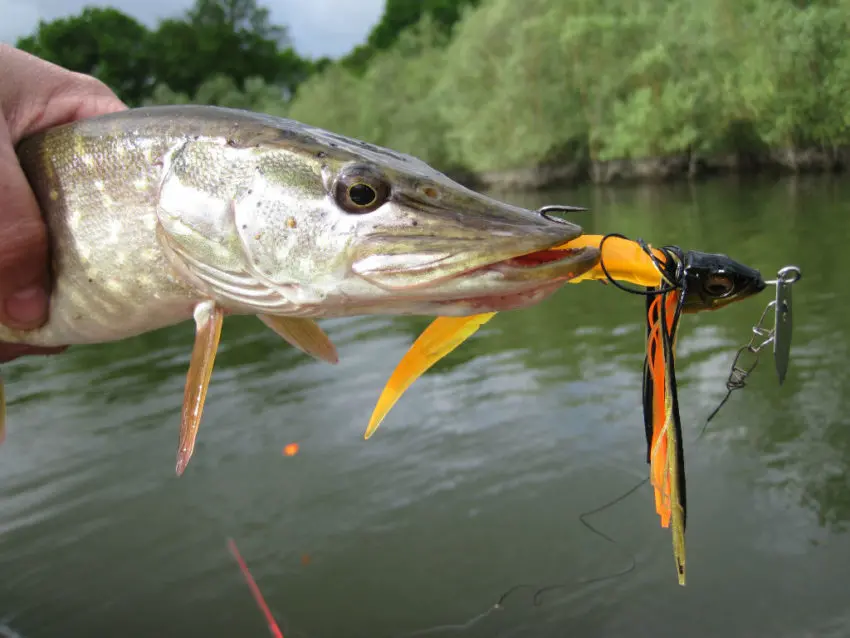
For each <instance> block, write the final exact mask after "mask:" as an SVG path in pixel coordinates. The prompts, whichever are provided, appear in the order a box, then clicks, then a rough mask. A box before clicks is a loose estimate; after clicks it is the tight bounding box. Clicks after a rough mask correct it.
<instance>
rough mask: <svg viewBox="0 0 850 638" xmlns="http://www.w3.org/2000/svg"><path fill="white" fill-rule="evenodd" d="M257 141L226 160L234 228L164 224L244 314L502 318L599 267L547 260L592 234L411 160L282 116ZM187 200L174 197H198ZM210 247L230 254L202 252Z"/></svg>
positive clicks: (579, 260)
mask: <svg viewBox="0 0 850 638" xmlns="http://www.w3.org/2000/svg"><path fill="white" fill-rule="evenodd" d="M258 136H259V139H254V140H250V139H247V138H246V139H244V140H241V141H240V140H239V139H236V140H234V141H232V143H231V144H230V147H229V148H226V149H223V150H222V151H221V152H223V153H225V154H226V155H230V156H231V157H230V158H229V159H224V158H222V159H221V160H219V161H218V162H217V165H219V164H220V165H226V166H228V167H229V168H228V172H229V173H230V174H232V177H231V178H229V179H231V181H234V182H238V184H237V185H236V186H233V185H230V186H227V190H228V193H229V194H228V197H227V199H228V204H227V206H225V207H222V211H223V212H222V215H223V219H222V221H221V222H217V223H215V224H212V225H211V224H209V223H207V224H206V225H205V226H204V227H203V228H201V225H200V224H198V223H194V224H192V223H188V224H187V223H186V220H180V222H181V223H180V228H185V227H186V226H192V227H193V228H200V229H201V232H200V236H199V235H198V234H197V233H195V234H194V238H193V239H191V240H190V241H188V242H187V241H186V237H183V238H182V239H181V238H180V237H177V235H178V234H179V233H174V232H170V230H169V229H170V228H172V227H173V228H177V225H175V224H173V223H172V224H171V225H170V226H169V224H168V223H164V224H163V226H164V228H165V234H166V235H167V237H166V241H167V242H169V243H171V244H172V245H173V244H174V243H175V241H174V240H175V239H177V243H178V244H180V242H182V244H181V247H178V248H179V249H181V250H183V252H186V248H187V247H188V251H189V252H190V253H192V254H191V255H190V256H191V257H192V258H193V259H194V260H195V261H198V260H199V259H200V260H201V261H202V262H203V263H201V264H197V265H196V267H195V271H199V270H203V271H204V275H205V277H206V279H207V282H208V283H210V280H221V281H212V284H216V283H222V282H224V280H227V281H226V282H225V283H227V282H230V286H231V288H234V290H232V291H231V293H230V298H229V299H228V297H227V294H228V291H227V290H225V287H224V286H221V285H219V286H218V289H217V290H216V293H217V294H219V293H220V294H221V295H222V300H223V301H224V302H227V301H228V300H230V301H235V302H238V303H239V304H240V305H241V306H242V309H243V310H245V311H254V310H261V311H262V312H265V313H268V314H275V313H279V314H287V315H300V316H313V317H320V316H345V315H352V314H426V315H467V314H476V313H481V312H488V311H501V310H507V309H512V308H519V307H524V306H527V305H531V304H533V303H537V302H538V301H540V300H542V299H543V298H544V297H546V296H548V295H550V294H552V293H554V292H555V291H556V290H557V289H558V288H559V287H560V286H561V285H562V284H564V283H566V282H567V281H568V280H569V279H571V278H573V277H576V276H578V275H580V274H582V273H583V272H585V271H586V270H588V269H590V268H592V267H593V266H594V265H596V263H597V262H598V260H599V251H598V249H596V248H594V247H582V248H578V249H576V250H565V251H551V252H547V251H548V249H550V248H553V247H555V246H558V245H559V244H563V243H566V242H568V241H569V240H571V239H574V238H576V237H578V236H580V235H581V234H582V229H581V227H580V226H577V225H575V224H572V223H569V222H566V221H561V220H554V219H552V218H550V217H549V216H544V215H542V214H540V213H538V212H535V211H531V210H527V209H524V208H520V207H517V206H512V205H510V204H507V203H504V202H501V201H498V200H496V199H493V198H490V197H487V196H485V195H483V194H480V193H478V192H475V191H473V190H471V189H469V188H466V187H464V186H462V185H460V184H459V183H457V182H455V181H454V180H452V179H450V178H449V177H447V176H446V175H444V174H443V173H440V172H439V171H437V170H435V169H434V168H432V167H431V166H429V165H428V164H426V163H424V162H422V161H420V160H419V159H417V158H414V157H411V156H409V155H405V154H401V153H397V152H395V151H392V150H389V149H385V148H381V147H378V146H375V145H373V144H368V143H365V142H361V141H359V140H355V139H351V138H348V137H345V136H341V135H337V134H335V133H331V132H329V131H324V130H321V129H316V128H313V127H308V126H306V125H302V124H299V123H296V122H292V121H291V120H281V119H278V118H274V119H273V120H272V121H271V124H270V125H269V127H266V128H265V129H264V130H263V131H261V132H260V133H259V134H258ZM187 152H192V151H191V150H190V149H184V150H183V151H181V153H183V154H185V153H187ZM205 152H206V151H205ZM240 162H241V163H242V165H243V166H244V169H240V168H239V165H240ZM179 163H180V161H179V158H175V159H174V160H172V162H171V166H169V170H171V172H172V173H173V171H174V166H177V165H178V164H179ZM184 163H185V162H184ZM198 166H199V163H195V166H194V168H193V167H192V166H191V165H188V164H187V167H186V169H185V173H186V175H187V176H189V177H191V174H193V173H197V172H198ZM195 179H198V178H195ZM203 179H207V178H203ZM182 181H183V180H178V181H177V183H178V184H179V183H182ZM215 184H216V185H215V186H214V187H215V188H216V189H218V188H220V184H221V181H220V180H219V181H217V182H216V183H215ZM175 193H176V195H175V197H174V199H173V201H175V202H176V201H177V199H178V197H182V196H185V192H184V189H177V190H176V191H175ZM170 208H171V209H174V208H175V206H171V207H170ZM177 208H179V206H177ZM161 209H169V206H168V202H165V203H164V204H163V205H162V206H161ZM203 214H204V215H205V216H206V217H205V218H206V219H209V212H208V211H205V212H204V213H203ZM166 222H168V220H166ZM228 224H232V228H230V227H229V226H228ZM211 240H212V242H213V243H214V244H215V245H216V246H215V247H216V248H217V249H218V254H219V255H220V257H221V259H217V258H215V257H213V256H212V251H210V250H207V249H204V248H203V247H202V246H205V245H206V244H208V243H209V242H210V241H211ZM178 252H179V250H178ZM183 262H184V263H187V262H188V260H187V259H185V258H184V259H183ZM195 274H197V273H195ZM240 280H245V282H244V284H243V283H240ZM244 285H247V286H248V287H249V288H251V290H250V291H248V290H245V289H239V288H240V286H243V287H244ZM259 305H262V307H261V308H260V307H258V306H259Z"/></svg>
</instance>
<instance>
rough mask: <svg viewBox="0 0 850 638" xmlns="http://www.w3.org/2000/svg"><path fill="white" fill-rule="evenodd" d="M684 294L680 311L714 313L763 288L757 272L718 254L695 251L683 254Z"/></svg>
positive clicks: (763, 284)
mask: <svg viewBox="0 0 850 638" xmlns="http://www.w3.org/2000/svg"><path fill="white" fill-rule="evenodd" d="M685 277H686V279H687V294H686V295H685V300H684V305H683V311H684V312H688V313H696V312H702V311H705V310H718V309H720V308H723V307H725V306H728V305H729V304H731V303H735V302H736V301H742V300H744V299H747V298H749V297H752V296H753V295H756V294H758V293H760V292H761V291H762V290H764V289H765V287H766V286H767V284H766V282H765V280H764V278H763V277H762V275H761V273H760V272H759V271H758V270H756V269H754V268H751V267H749V266H746V265H745V264H742V263H740V262H737V261H735V260H734V259H731V258H730V257H728V256H727V255H723V254H719V253H703V252H699V251H696V250H692V251H688V253H687V255H686V265H685Z"/></svg>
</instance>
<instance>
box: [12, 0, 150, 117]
mask: <svg viewBox="0 0 850 638" xmlns="http://www.w3.org/2000/svg"><path fill="white" fill-rule="evenodd" d="M150 38H151V34H150V32H149V31H148V30H147V29H146V28H145V27H144V26H142V25H141V24H139V23H138V22H136V21H135V20H134V19H133V18H131V17H130V16H128V15H126V14H124V13H121V12H120V11H118V10H117V9H111V8H96V7H87V8H85V9H83V11H82V12H81V13H80V14H79V15H77V16H72V17H70V18H62V19H59V20H53V21H52V22H44V21H40V22H39V24H38V27H37V28H36V31H35V33H34V34H32V35H30V36H26V37H24V38H20V39H19V40H18V41H17V46H18V48H20V49H23V50H24V51H28V52H30V53H32V54H34V55H37V56H39V57H41V58H44V59H45V60H49V61H50V62H53V63H55V64H59V65H62V66H64V67H66V68H69V69H71V70H73V71H78V72H80V73H87V74H90V75H93V76H95V77H97V78H98V79H100V80H101V81H103V82H104V83H106V84H107V85H108V86H109V87H110V88H111V89H112V90H113V91H115V92H116V93H117V94H118V95H119V96H120V97H121V98H122V99H123V100H125V101H126V102H128V103H129V104H131V105H132V104H138V103H140V102H141V100H142V99H143V98H144V97H146V96H147V95H148V94H149V93H150V90H151V88H152V85H153V82H152V77H151V71H152V56H151V49H150V46H149V45H150Z"/></svg>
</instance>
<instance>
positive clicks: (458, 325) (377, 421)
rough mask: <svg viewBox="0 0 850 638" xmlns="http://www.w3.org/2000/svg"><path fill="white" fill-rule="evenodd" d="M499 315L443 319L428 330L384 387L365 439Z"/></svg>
mask: <svg viewBox="0 0 850 638" xmlns="http://www.w3.org/2000/svg"><path fill="white" fill-rule="evenodd" d="M495 315H496V313H495V312H489V313H485V314H480V315H474V316H471V317H440V318H439V319H438V320H437V321H434V322H433V323H432V324H431V325H430V326H428V327H427V328H426V329H425V332H423V333H422V334H421V335H419V338H418V339H417V340H416V341H415V342H414V343H413V345H412V346H411V347H410V350H408V352H407V355H405V357H404V359H402V360H401V361H400V362H399V364H398V366H397V367H396V369H395V370H394V371H393V373H392V375H391V376H390V378H389V380H388V381H387V385H386V386H384V390H383V392H381V396H380V397H379V398H378V403H377V405H376V406H375V410H374V411H373V412H372V418H371V419H369V425H368V426H367V427H366V434H365V435H364V437H363V438H365V439H368V438H369V437H370V436H372V435H373V434H374V433H375V430H377V429H378V426H379V425H381V421H383V420H384V417H385V416H387V413H388V412H389V411H390V410H391V409H392V407H393V406H394V405H395V403H396V401H398V400H399V398H401V395H402V394H404V391H405V390H407V388H409V387H410V384H411V383H413V382H414V381H415V380H416V379H418V378H419V377H420V376H422V375H423V374H424V373H425V372H426V371H427V370H428V368H430V367H431V366H432V365H434V364H435V363H436V362H437V361H439V360H440V359H442V358H443V357H445V356H446V355H447V354H449V353H450V352H451V351H452V350H454V349H455V348H457V347H458V346H459V345H460V344H462V343H463V342H464V341H466V340H467V339H468V338H469V337H471V336H472V335H473V334H475V332H476V331H477V330H478V328H480V327H481V326H482V325H484V324H485V323H487V322H488V321H490V319H492V318H493V317H494V316H495Z"/></svg>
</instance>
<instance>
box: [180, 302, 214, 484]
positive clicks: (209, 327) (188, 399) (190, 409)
mask: <svg viewBox="0 0 850 638" xmlns="http://www.w3.org/2000/svg"><path fill="white" fill-rule="evenodd" d="M223 320H224V311H223V310H222V309H221V308H219V307H218V306H217V305H216V304H215V302H212V301H205V302H203V303H200V304H198V305H197V306H196V307H195V345H194V346H193V348H192V358H191V360H190V362H189V372H188V374H187V375H186V389H185V391H184V394H183V415H182V419H181V423H180V443H179V446H178V448H177V476H181V475H182V474H183V472H184V470H185V469H186V466H187V465H188V463H189V459H191V458H192V452H194V450H195V438H196V437H197V436H198V426H199V425H200V423H201V414H202V413H203V411H204V400H205V399H206V396H207V388H208V387H209V383H210V376H211V375H212V369H213V362H214V361H215V355H216V351H217V350H218V341H219V338H220V337H221V325H222V322H223Z"/></svg>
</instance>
